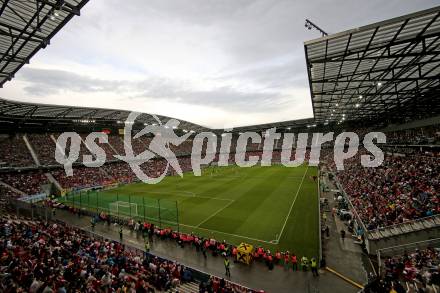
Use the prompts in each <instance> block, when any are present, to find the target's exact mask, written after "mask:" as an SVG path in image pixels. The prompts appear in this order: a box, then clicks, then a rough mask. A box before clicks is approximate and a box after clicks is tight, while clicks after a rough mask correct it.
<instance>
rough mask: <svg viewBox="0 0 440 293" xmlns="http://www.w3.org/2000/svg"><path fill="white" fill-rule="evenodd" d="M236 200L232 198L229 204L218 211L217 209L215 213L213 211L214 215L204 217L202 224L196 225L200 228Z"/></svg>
mask: <svg viewBox="0 0 440 293" xmlns="http://www.w3.org/2000/svg"><path fill="white" fill-rule="evenodd" d="M234 202H235V200H231V202H229V203H228V204H227V205H225V206H224V207H222V208H220V209H219V210H218V211H216V212H215V213H213V214H212V215H210V216H209V217H207V218H206V219H204V220H203V221H202V222H201V223H200V224H198V225H197V226H196V227H197V228H199V227H200V226H201V225H203V224H204V223H206V222H208V221H209V220H211V219H212V218H213V217H215V216H217V214H219V213H220V212H221V211H223V210H224V209H226V208H227V207H229V206H230V205H231V204H233V203H234Z"/></svg>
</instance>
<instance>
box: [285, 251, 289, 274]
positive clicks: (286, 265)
mask: <svg viewBox="0 0 440 293" xmlns="http://www.w3.org/2000/svg"><path fill="white" fill-rule="evenodd" d="M289 262H290V255H289V251H286V253H285V254H284V269H285V270H289Z"/></svg>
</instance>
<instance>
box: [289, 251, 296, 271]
mask: <svg viewBox="0 0 440 293" xmlns="http://www.w3.org/2000/svg"><path fill="white" fill-rule="evenodd" d="M290 259H291V260H292V270H293V271H297V270H298V260H297V259H296V255H295V254H294V253H292V256H291V257H290Z"/></svg>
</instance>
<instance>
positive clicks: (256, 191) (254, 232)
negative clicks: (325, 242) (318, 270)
mask: <svg viewBox="0 0 440 293" xmlns="http://www.w3.org/2000/svg"><path fill="white" fill-rule="evenodd" d="M317 175H318V170H317V168H316V167H309V166H306V165H303V166H299V167H295V168H287V167H284V166H281V165H279V166H271V167H261V166H254V167H250V168H240V167H237V166H229V167H209V168H206V169H204V170H203V174H202V176H200V177H197V176H194V175H193V174H192V173H185V174H184V176H183V178H181V177H179V176H168V177H165V179H164V180H163V181H162V182H160V183H158V184H152V185H150V184H145V183H133V184H128V185H122V186H119V187H117V188H113V189H108V190H104V191H100V192H92V193H89V194H81V195H79V194H76V195H73V196H69V197H67V198H65V199H64V200H63V201H64V202H67V203H69V205H71V204H72V203H73V204H74V205H75V206H77V207H78V206H81V207H82V208H85V209H89V210H91V211H95V210H96V211H100V210H104V211H107V212H109V213H110V214H111V215H114V216H115V215H119V216H125V217H127V216H129V215H130V216H131V217H132V218H136V219H139V220H143V219H146V220H147V221H148V220H150V222H155V224H160V225H161V226H162V228H166V227H172V228H173V229H176V227H177V225H174V224H175V223H176V222H178V228H179V230H180V231H181V232H186V233H195V234H197V235H201V236H203V237H214V238H215V239H217V240H219V241H222V240H226V241H227V242H228V243H232V244H235V245H238V244H240V243H241V242H245V243H250V244H253V245H254V246H262V247H265V248H268V249H270V250H271V251H273V252H274V251H276V250H277V249H279V250H281V251H286V250H289V251H291V252H292V251H293V252H295V253H296V254H297V255H300V256H302V255H306V256H308V257H312V256H315V257H317V256H318V250H319V227H318V225H319V216H318V204H319V200H318V182H315V181H314V180H313V179H312V176H317ZM155 202H159V203H160V205H161V207H160V208H159V209H158V208H153V206H154V204H152V203H155ZM97 207H98V208H97ZM158 213H159V214H160V213H162V215H161V216H160V215H157V214H158ZM165 213H168V215H164V214H165ZM158 216H159V217H161V218H162V219H168V220H162V221H161V222H160V223H158V222H157V221H156V219H157V217H158Z"/></svg>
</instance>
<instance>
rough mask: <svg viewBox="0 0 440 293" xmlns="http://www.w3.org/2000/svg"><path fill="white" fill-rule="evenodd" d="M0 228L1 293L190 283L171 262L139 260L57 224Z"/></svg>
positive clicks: (1, 222) (1, 224) (10, 223)
mask: <svg viewBox="0 0 440 293" xmlns="http://www.w3.org/2000/svg"><path fill="white" fill-rule="evenodd" d="M0 228H1V230H0V233H1V234H0V255H1V258H0V267H1V268H0V273H1V282H0V284H1V286H2V287H1V288H0V291H2V292H5V293H8V292H30V293H34V292H133V293H134V292H155V290H154V289H156V290H168V289H170V288H173V287H176V286H177V285H179V284H180V283H181V282H183V281H190V280H191V274H188V273H186V268H185V267H183V266H181V265H179V264H177V263H175V262H170V261H164V260H159V259H158V258H153V257H150V256H149V255H145V256H144V255H139V254H138V253H135V252H134V251H130V250H127V249H126V248H125V247H124V245H122V244H120V243H118V242H115V241H109V240H101V239H95V238H93V237H91V236H88V235H87V234H85V233H84V232H82V231H81V230H78V229H75V228H71V227H68V226H65V225H63V224H60V223H49V224H47V223H44V222H28V221H22V220H18V219H13V220H8V219H5V218H1V219H0ZM185 278H187V279H185Z"/></svg>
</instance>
